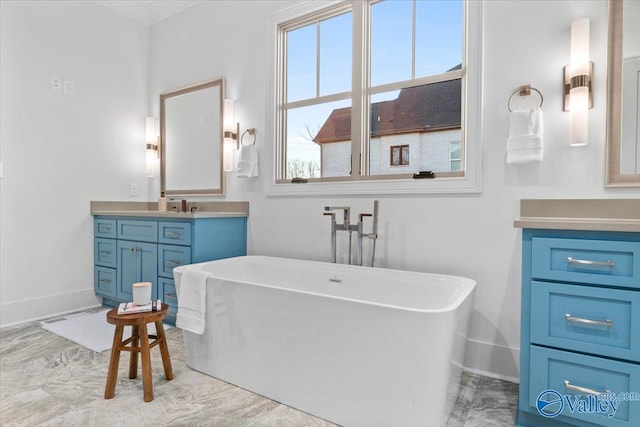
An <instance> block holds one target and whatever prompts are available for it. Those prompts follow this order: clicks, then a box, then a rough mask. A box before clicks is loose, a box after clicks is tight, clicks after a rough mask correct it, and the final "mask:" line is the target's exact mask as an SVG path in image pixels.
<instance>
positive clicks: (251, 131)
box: [240, 128, 256, 146]
mask: <svg viewBox="0 0 640 427" xmlns="http://www.w3.org/2000/svg"><path fill="white" fill-rule="evenodd" d="M247 133H248V134H249V135H253V142H252V143H251V145H256V129H255V128H250V129H247V130H245V131H244V132H243V133H242V136H241V137H240V145H241V146H242V145H244V143H243V142H242V140H243V139H244V135H245V134H247Z"/></svg>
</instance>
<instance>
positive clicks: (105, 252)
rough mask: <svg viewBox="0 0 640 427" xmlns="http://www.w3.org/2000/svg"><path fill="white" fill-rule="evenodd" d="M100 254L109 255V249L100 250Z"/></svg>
mask: <svg viewBox="0 0 640 427" xmlns="http://www.w3.org/2000/svg"><path fill="white" fill-rule="evenodd" d="M100 253H101V254H102V255H111V251H100Z"/></svg>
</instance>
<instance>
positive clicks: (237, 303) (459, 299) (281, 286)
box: [174, 256, 476, 427]
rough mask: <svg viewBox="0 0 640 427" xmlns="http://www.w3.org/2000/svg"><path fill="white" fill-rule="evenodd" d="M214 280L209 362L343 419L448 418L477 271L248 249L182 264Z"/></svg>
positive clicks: (200, 339)
mask: <svg viewBox="0 0 640 427" xmlns="http://www.w3.org/2000/svg"><path fill="white" fill-rule="evenodd" d="M185 269H202V270H206V271H208V272H211V273H212V276H213V277H210V278H208V279H207V297H206V307H207V311H206V317H205V321H206V327H205V331H204V334H202V335H198V334H194V333H191V332H188V331H184V343H185V348H186V355H187V364H188V365H189V366H190V367H191V368H193V369H195V370H197V371H200V372H203V373H205V374H208V375H211V376H213V377H216V378H218V379H221V380H224V381H227V382H229V383H232V384H235V385H237V386H240V387H242V388H245V389H248V390H251V391H253V392H255V393H258V394H261V395H263V396H266V397H268V398H270V399H273V400H276V401H278V402H282V403H284V404H286V405H289V406H292V407H294V408H297V409H300V410H302V411H305V412H308V413H310V414H313V415H315V416H318V417H320V418H324V419H326V420H328V421H331V422H334V423H337V424H340V425H343V426H348V427H351V426H363V427H364V426H366V427H373V426H403V427H410V426H421V427H432V426H439V425H444V424H445V423H446V421H447V418H448V417H449V413H450V411H451V408H452V407H453V404H454V402H455V398H456V395H457V392H458V386H459V382H460V374H461V371H462V366H463V365H462V363H463V358H464V350H465V343H466V332H467V327H468V318H469V312H470V309H471V305H472V299H473V294H474V291H475V285H476V283H475V281H473V280H471V279H467V278H463V277H456V276H444V275H437V274H427V273H415V272H408V271H398V270H389V269H380V268H370V267H356V266H348V265H341V264H330V263H322V262H313V261H299V260H294V259H285V258H270V257H261V256H247V257H238V258H230V259H224V260H219V261H211V262H205V263H200V264H192V265H187V266H181V267H177V268H176V269H175V270H174V276H175V279H176V286H177V288H178V295H179V288H180V285H181V281H180V279H181V276H182V272H183V271H184V270H185Z"/></svg>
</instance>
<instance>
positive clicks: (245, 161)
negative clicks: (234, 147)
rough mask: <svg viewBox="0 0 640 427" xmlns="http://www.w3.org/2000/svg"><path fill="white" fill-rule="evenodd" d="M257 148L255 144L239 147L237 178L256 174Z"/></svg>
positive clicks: (250, 176) (251, 176)
mask: <svg viewBox="0 0 640 427" xmlns="http://www.w3.org/2000/svg"><path fill="white" fill-rule="evenodd" d="M258 173H259V171H258V149H257V147H256V145H255V144H250V145H243V146H241V147H240V154H239V156H238V178H253V177H256V176H258Z"/></svg>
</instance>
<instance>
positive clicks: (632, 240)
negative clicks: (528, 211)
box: [516, 228, 640, 427]
mask: <svg viewBox="0 0 640 427" xmlns="http://www.w3.org/2000/svg"><path fill="white" fill-rule="evenodd" d="M521 298H522V305H521V308H522V314H521V316H522V317H521V338H520V340H521V345H520V393H519V403H518V412H517V419H516V425H518V426H536V427H537V426H542V427H545V426H557V427H559V426H583V427H592V426H611V427H637V426H639V425H640V233H637V232H617V231H578V230H551V229H534V228H525V229H523V232H522V296H521ZM620 393H627V395H625V396H626V398H625V399H621V400H617V401H616V400H611V399H610V397H611V396H620ZM608 397H609V398H608ZM636 399H637V400H636ZM611 402H614V404H613V405H612V404H611ZM615 402H617V404H616V403H615ZM614 406H615V408H614Z"/></svg>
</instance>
